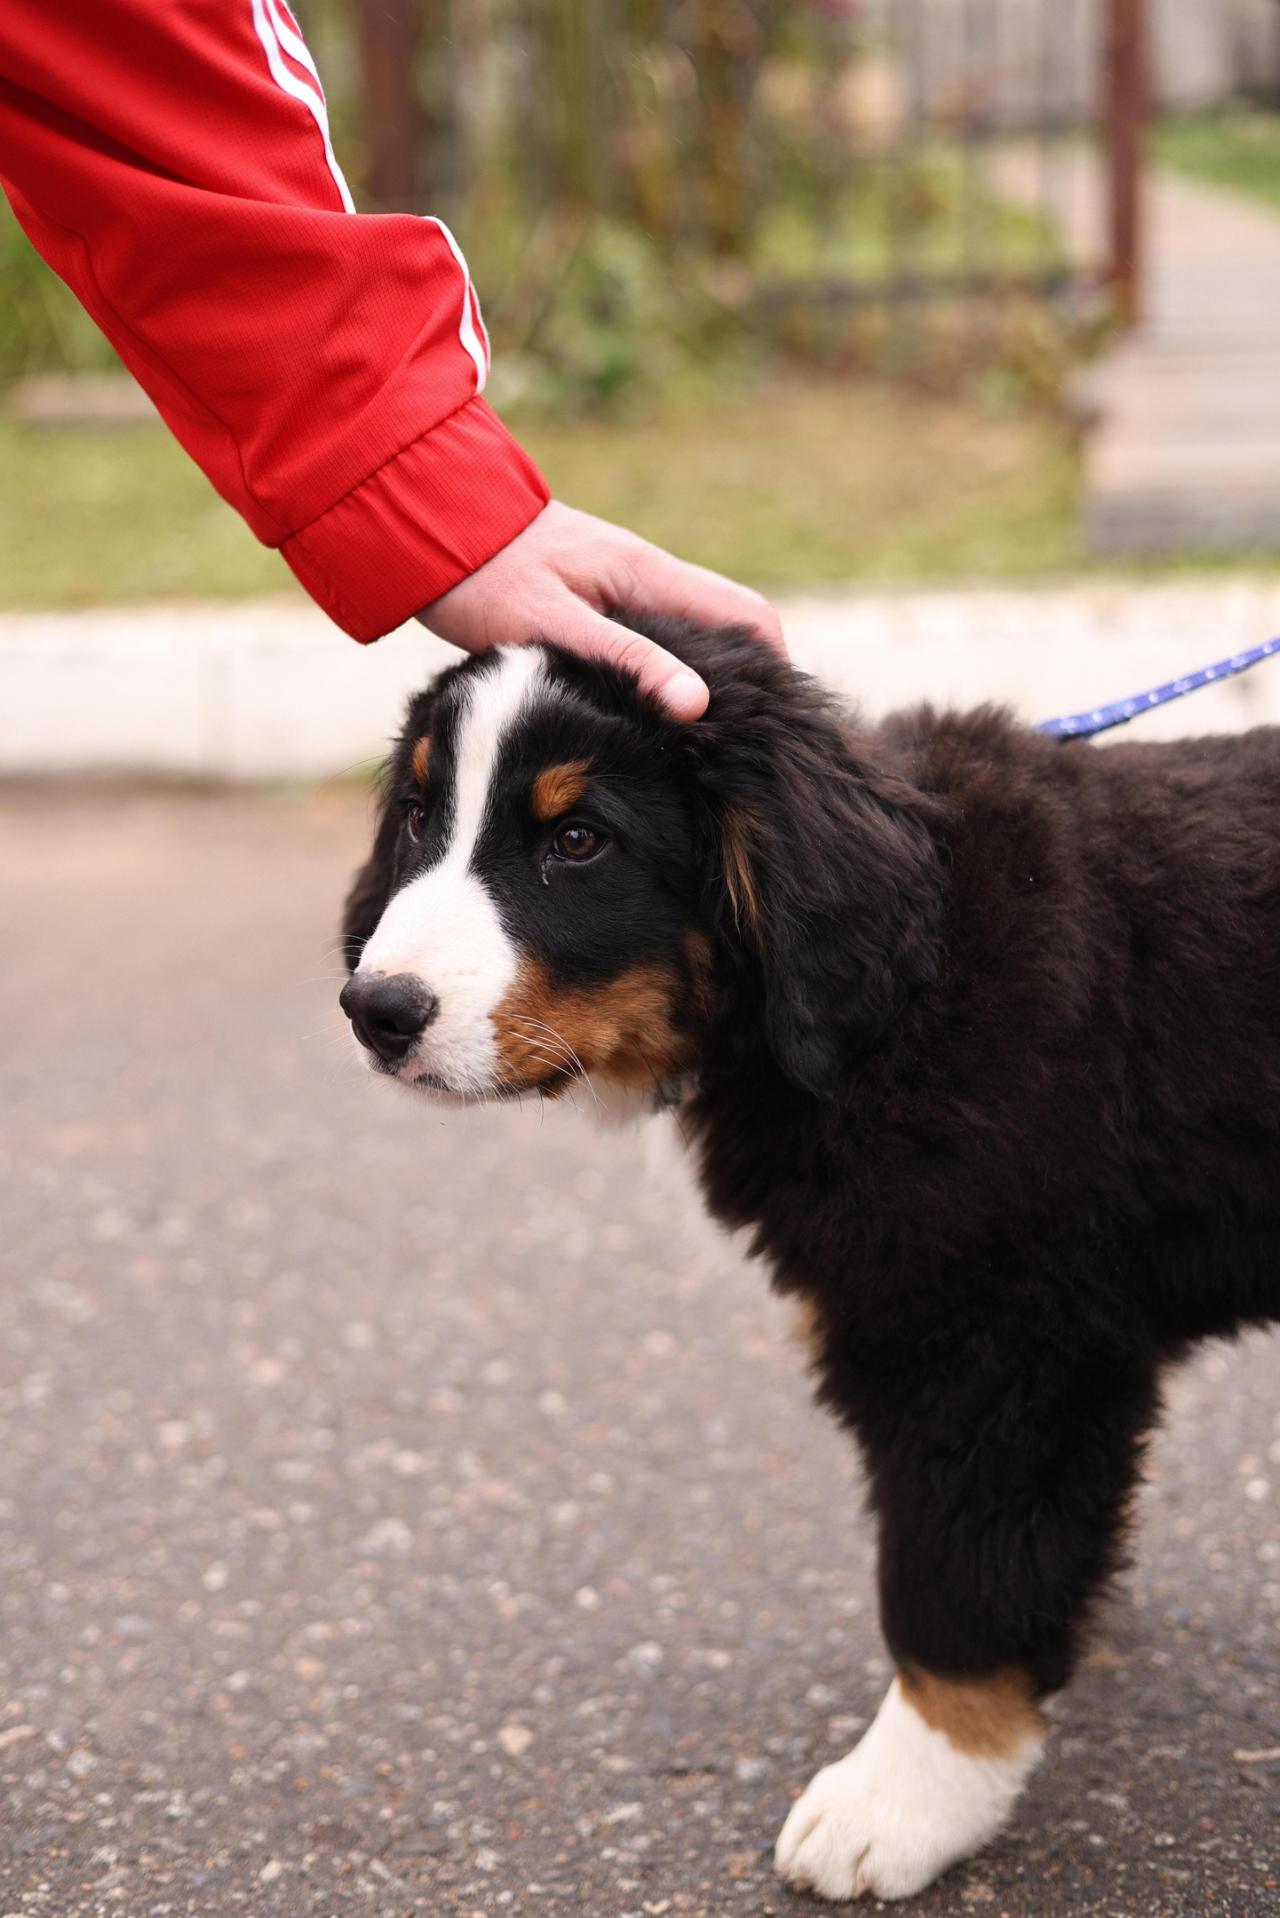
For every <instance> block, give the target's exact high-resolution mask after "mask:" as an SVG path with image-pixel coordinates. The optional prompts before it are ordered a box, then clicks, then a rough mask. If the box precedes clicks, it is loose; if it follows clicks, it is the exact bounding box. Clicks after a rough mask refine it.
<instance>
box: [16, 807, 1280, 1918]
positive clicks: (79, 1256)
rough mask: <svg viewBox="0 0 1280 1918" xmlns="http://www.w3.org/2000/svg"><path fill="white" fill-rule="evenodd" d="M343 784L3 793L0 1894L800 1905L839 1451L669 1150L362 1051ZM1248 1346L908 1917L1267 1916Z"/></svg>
mask: <svg viewBox="0 0 1280 1918" xmlns="http://www.w3.org/2000/svg"><path fill="white" fill-rule="evenodd" d="M363 813H364V807H363V803H362V802H361V801H358V800H357V799H355V798H353V797H352V796H351V795H350V794H348V793H344V792H341V791H330V792H328V793H327V794H321V795H320V796H309V797H305V798H299V797H294V796H290V795H262V796H253V795H249V796H244V795H242V796H237V797H227V796H219V795H217V794H205V795H201V794H198V793H195V794H192V793H188V794H185V795H184V794H178V795H174V794H169V795H156V794H154V793H153V794H146V793H143V794H133V795H128V794H126V795H123V796H122V795H120V794H119V793H116V794H113V793H111V792H110V791H95V790H93V789H92V788H84V787H80V788H77V789H76V790H74V791H61V792H54V793H49V792H44V793H40V792H37V791H34V790H28V791H21V790H19V791H10V792H9V793H7V794H5V795H3V797H2V799H0V923H3V926H4V940H3V947H2V949H0V1007H2V1012H3V1032H4V1040H3V1055H2V1058H0V1203H2V1206H3V1213H2V1217H3V1235H2V1239H0V1262H2V1267H3V1284H2V1285H0V1821H2V1824H0V1918H8V1914H21V1915H22V1918H28V1915H30V1918H88V1915H89V1914H95V1918H96V1915H97V1914H109V1915H110V1918H121V1915H122V1918H185V1915H186V1914H200V1915H201V1918H205V1915H206V1914H207V1915H208V1918H213V1915H214V1914H217V1915H218V1918H222V1914H234V1913H237V1912H247V1913H252V1914H254V1915H255V1918H277V1915H284V1914H288V1915H289V1918H294V1915H297V1918H302V1915H303V1914H305V1918H330V1915H333V1918H339V1915H341V1914H346V1913H348V1912H358V1913H369V1914H379V1918H401V1914H409V1913H430V1914H432V1918H464V1915H465V1914H471V1913H484V1914H489V1913H502V1912H510V1913H513V1914H521V1915H523V1914H542V1913H546V1914H548V1918H551V1915H552V1914H574V1918H624V1914H637V1915H638V1914H649V1915H651V1918H659V1915H660V1914H668V1913H669V1914H672V1918H675V1914H693V1915H694V1918H747V1915H748V1914H750V1915H751V1918H764V1915H765V1914H770V1913H778V1914H800V1913H803V1912H806V1911H809V1912H812V1911H814V1910H815V1909H816V1908H815V1907H814V1906H813V1905H811V1904H810V1903H809V1902H808V1901H806V1900H804V1899H800V1898H795V1897H792V1896H791V1895H789V1894H787V1893H785V1892H784V1891H782V1890H781V1889H780V1888H779V1887H778V1886H777V1884H776V1883H775V1881H774V1879H773V1876H772V1873H771V1870H770V1864H769V1849H770V1847H771V1845H772V1841H773V1838H774V1835H775V1833H776V1830H777V1827H778V1824H779V1822H780V1820H781V1818H782V1816H783V1813H784V1811H785V1809H786V1807H787V1805H788V1803H789V1802H790V1799H791V1797H792V1796H793V1794H794V1793H795V1792H796V1791H798V1790H799V1789H800V1787H801V1786H802V1785H803V1784H804V1783H805V1781H806V1779H807V1778H808V1776H809V1774H810V1772H811V1771H812V1770H813V1769H814V1767H815V1766H816V1765H818V1764H820V1763H822V1762H825V1761H827V1760H829V1759H830V1758H831V1757H833V1756H835V1755H836V1754H838V1753H839V1752H840V1751H841V1750H843V1749H844V1748H845V1747H846V1746H847V1745H848V1744H849V1743H850V1742H851V1740H852V1738H853V1736H854V1735H855V1733H856V1730H857V1728H858V1726H859V1725H860V1724H861V1723H862V1722H863V1721H864V1720H865V1719H866V1717H867V1716H868V1715H869V1713H870V1712H871V1711H872V1710H873V1709H874V1707H875V1704H876V1702H877V1701H878V1698H879V1695H880V1692H881V1691H882V1689H883V1686H884V1682H885V1676H886V1674H885V1664H884V1659H883V1654H882V1651H881V1647H880V1644H879V1641H878V1638H877V1633H876V1624H875V1616H874V1607H873V1603H872V1595H871V1594H872V1588H871V1570H872V1568H871V1554H870V1537H869V1531H868V1527H867V1524H866V1521H865V1519H864V1518H863V1516H862V1514H861V1510H860V1498H859V1492H858V1483H857V1473H856V1468H855V1465H854V1462H853V1460H852V1458H851V1457H850V1455H849V1453H848V1449H847V1446H846V1445H845V1443H844V1442H843V1441H842V1440H841V1439H840V1437H839V1436H838V1435H837V1434H836V1433H835V1432H834V1431H833V1430H832V1429H831V1428H830V1427H829V1426H828V1424H827V1423H826V1422H825V1421H824V1419H823V1418H822V1417H821V1416H820V1415H819V1413H818V1412H816V1411H815V1410H814V1409H813V1408H812V1407H811V1405H810V1403H809V1398H808V1392H807V1388H806V1384H805V1381H804V1377H803V1373H802V1367H801V1362H800V1358H799V1355H798V1353H797V1350H796V1348H795V1347H794V1346H793V1345H792V1344H790V1343H789V1341H788V1338H787V1336H786V1313H785V1311H784V1309H783V1308H782V1307H781V1305H779V1304H778V1303H777V1302H776V1301H774V1300H773V1299H772V1298H771V1297H770V1296H769V1294H768V1291H767V1288H766V1284H765V1281H764V1277H763V1274H762V1273H760V1272H759V1271H758V1270H755V1269H752V1268H751V1267H749V1266H748V1265H747V1264H745V1263H744V1261H743V1260H742V1258H741V1255H740V1251H739V1249H738V1248H736V1247H735V1246H734V1245H733V1244H732V1243H731V1242H729V1241H728V1240H727V1239H725V1238H724V1237H723V1236H722V1235H720V1234H719V1233H718V1232H717V1231H716V1230H715V1229H714V1228H712V1227H711V1226H710V1225H709V1224H707V1223H706V1221H704V1219H703V1218H702V1216H701V1214H700V1211H699V1208H698V1204H697V1201H696V1197H695V1196H694V1194H693V1192H692V1190H691V1188H690V1185H689V1183H688V1180H687V1177H686V1175H685V1173H684V1171H683V1169H682V1167H681V1165H680V1162H679V1160H678V1157H676V1156H674V1155H673V1154H671V1153H666V1154H665V1155H664V1154H663V1153H661V1152H657V1153H655V1152H651V1151H646V1148H645V1147H644V1146H643V1145H642V1144H641V1143H640V1141H639V1140H638V1139H637V1138H636V1137H634V1136H632V1137H627V1136H617V1135H604V1134H601V1133H599V1132H597V1131H596V1130H595V1129H593V1127H592V1126H591V1124H590V1122H589V1118H588V1117H586V1116H585V1115H584V1116H583V1117H582V1118H581V1119H575V1118H574V1116H573V1115H572V1114H569V1113H550V1114H548V1115H546V1116H545V1118H544V1117H541V1116H540V1115H539V1113H538V1112H537V1111H534V1110H526V1111H519V1112H516V1111H512V1112H501V1113H495V1112H489V1113H477V1114H467V1115H463V1116H462V1117H461V1118H453V1117H449V1118H445V1117H441V1116H440V1115H438V1114H434V1113H432V1112H430V1111H428V1110H427V1109H426V1108H424V1107H421V1106H418V1105H415V1104H413V1103H411V1102H410V1101H409V1100H407V1099H402V1098H400V1097H399V1096H397V1095H396V1094H395V1093H394V1092H393V1091H391V1090H390V1089H388V1088H386V1087H383V1086H380V1085H376V1084H374V1083H373V1082H371V1081H367V1080H365V1079H364V1078H363V1077H361V1076H360V1075H359V1074H358V1073H357V1072H356V1070H355V1068H354V1066H353V1065H352V1063H351V1061H350V1059H349V1056H348V1053H347V1050H346V1042H345V1038H344V1035H343V1030H342V1021H341V1020H340V1017H339V1015H338V1013H337V1010H336V1007H335V1004H334V997H335V993H336V990H337V979H336V976H333V971H334V969H333V962H332V960H331V959H326V957H325V948H326V945H327V943H328V941H329V938H330V935H331V931H332V928H333V925H334V921H335V915H336V910H337V902H338V898H339V895H340V893H341V890H342V887H343V885H344V883H345V879H346V876H347V874H348V871H349V869H350V867H351V865H352V862H353V860H354V857H355V854H356V851H357V848H358V847H359V846H360V845H361V843H362V841H363V838H364V833H365V824H364V817H363ZM327 974H328V975H330V976H326V975H327ZM588 1103H589V1102H588ZM646 1158H652V1159H653V1160H654V1161H655V1162H654V1163H653V1164H652V1165H650V1166H649V1167H648V1169H646V1164H645V1161H646ZM1278 1367H1280V1351H1277V1348H1276V1347H1275V1345H1269V1344H1268V1343H1267V1342H1266V1341H1265V1340H1263V1339H1261V1338H1258V1339H1251V1340H1249V1341H1247V1342H1246V1343H1244V1344H1243V1345H1241V1346H1239V1347H1236V1348H1234V1349H1231V1350H1225V1349H1216V1350H1213V1351H1211V1352H1208V1353H1206V1354H1204V1355H1202V1357H1201V1358H1200V1360H1199V1361H1198V1363H1197V1364H1196V1365H1195V1366H1194V1367H1193V1368H1191V1369H1190V1370H1188V1371H1187V1372H1185V1373H1184V1374H1183V1375H1182V1376H1180V1377H1179V1378H1178V1379H1177V1380H1176V1381H1175V1382H1174V1383H1173V1384H1172V1386H1171V1389H1170V1393H1169V1400H1170V1416H1169V1420H1168V1424H1167V1428H1166V1430H1165V1432H1164V1435H1163V1436H1162V1438H1161V1439H1160V1441H1159V1443H1158V1445H1157V1446H1156V1448H1155V1453H1154V1457H1153V1460H1152V1468H1151V1476H1150V1486H1149V1489H1148V1491H1147V1493H1146V1495H1145V1498H1144V1501H1143V1524H1142V1530H1141V1535H1140V1543H1139V1545H1138V1549H1137V1554H1136V1563H1135V1566H1134V1569H1133V1571H1132V1573H1131V1575H1130V1576H1129V1577H1128V1579H1127V1580H1126V1582H1125V1584H1124V1586H1123V1589H1122V1591H1121V1592H1120V1593H1119V1595H1118V1596H1117V1598H1116V1599H1115V1601H1114V1602H1113V1603H1112V1604H1111V1606H1110V1607H1109V1608H1108V1610H1107V1612H1106V1615H1105V1617H1104V1618H1103V1619H1102V1621H1101V1623H1100V1629H1099V1633H1098V1639H1097V1645H1096V1649H1095V1651H1094V1653H1093V1655H1092V1657H1091V1659H1090V1661H1089V1663H1088V1666H1087V1668H1086V1669H1085V1670H1084V1672H1083V1673H1082V1675H1081V1677H1080V1679H1079V1681H1078V1683H1077V1684H1076V1685H1075V1687H1074V1688H1073V1689H1072V1691H1071V1692H1070V1694H1069V1695H1068V1697H1067V1698H1066V1699H1065V1700H1064V1701H1063V1702H1062V1704H1061V1707H1060V1709H1059V1712H1058V1732H1057V1735H1056V1737H1055V1739H1054V1742H1053V1748H1052V1755H1051V1757H1050V1758H1049V1760H1048V1762H1047V1763H1046V1765H1045V1766H1044V1768H1043V1770H1042V1771H1041V1773H1040V1774H1039V1776H1038V1778H1037V1779H1036V1781H1035V1784H1034V1786H1033V1789H1032V1790H1031V1792H1030V1794H1029V1796H1028V1798H1027V1800H1026V1802H1025V1804H1024V1806H1023V1808H1022V1810H1021V1813H1020V1815H1019V1817H1018V1819H1017V1822H1016V1825H1015V1826H1014V1828H1013V1829H1012V1830H1011V1831H1010V1832H1009V1833H1008V1835H1007V1836H1006V1837H1005V1838H1004V1839H1003V1840H1002V1841H1001V1842H1000V1843H999V1845H998V1846H997V1847H996V1848H995V1849H994V1850H992V1851H991V1852H990V1853H989V1854H987V1855H986V1856H984V1857H982V1858H981V1859H979V1860H977V1861H976V1862H974V1863H973V1864H971V1865H969V1866H968V1867H965V1868H963V1869H961V1870H959V1871H957V1872H955V1873H954V1874H952V1875H951V1876H950V1877H949V1878H947V1879H946V1880H944V1882H943V1883H942V1884H941V1885H940V1886H938V1887H935V1888H934V1889H933V1890H932V1891H931V1892H930V1893H928V1894H926V1895H925V1896H924V1897H922V1898H921V1899H919V1900H918V1901H916V1902H915V1903H914V1904H912V1905H910V1906H905V1907H899V1909H901V1910H903V1911H907V1912H929V1913H947V1914H952V1913H969V1912H983V1913H986V1912H990V1913H991V1914H992V1918H998V1915H999V1914H1008V1918H1024V1914H1027V1915H1029V1914H1055V1915H1059V1918H1076V1915H1077V1914H1079V1915H1080V1918H1083V1915H1084V1914H1099V1915H1100V1918H1101V1915H1102V1914H1108V1915H1110V1914H1121V1913H1126V1914H1127V1913H1141V1914H1143V1918H1175V1915H1176V1918H1183V1915H1184V1914H1185V1915H1187V1918H1190V1914H1195V1915H1196V1918H1202V1915H1203V1914H1205V1913H1214V1914H1229V1915H1238V1918H1257V1915H1258V1914H1264V1913H1267V1912H1269V1911H1270V1912H1280V1855H1278V1854H1280V1844H1278V1842H1277V1826H1278V1823H1280V1821H1278V1819H1277V1809H1278V1805H1280V1763H1277V1762H1276V1760H1275V1756H1274V1754H1275V1751H1276V1748H1277V1747H1278V1746H1280V1667H1278V1663H1277V1633H1276V1615H1277V1610H1278V1608H1280V1526H1278V1524H1277V1513H1278V1511H1280V1415H1278V1414H1277V1409H1276V1408H1277V1405H1278V1404H1280V1394H1277V1391H1276V1379H1277V1370H1278ZM1268 1753H1270V1754H1271V1756H1270V1758H1268V1756H1267V1754H1268Z"/></svg>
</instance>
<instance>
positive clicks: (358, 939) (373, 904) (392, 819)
mask: <svg viewBox="0 0 1280 1918" xmlns="http://www.w3.org/2000/svg"><path fill="white" fill-rule="evenodd" d="M399 832H400V815H399V812H398V810H397V808H396V806H395V805H394V804H393V801H392V794H391V788H390V782H389V781H388V782H385V783H384V788H383V792H382V797H381V800H380V806H379V814H378V827H377V831H376V832H375V833H374V836H373V850H372V852H371V853H370V854H369V857H368V858H367V859H366V860H365V862H364V864H363V866H361V868H360V870H359V872H358V873H357V874H356V876H355V878H354V879H353V880H352V882H351V890H350V891H349V892H348V894H347V897H346V899H345V901H344V903H343V907H342V956H343V959H344V960H345V961H346V967H347V971H348V972H354V971H355V969H356V967H357V966H358V965H359V963H360V954H361V953H362V952H363V951H364V949H365V946H366V945H367V944H368V942H369V940H370V939H371V938H372V936H373V933H374V929H375V927H376V926H377V923H378V921H379V919H381V917H382V914H383V911H384V909H385V907H386V903H387V901H388V899H389V898H390V897H391V883H392V880H393V878H394V876H395V851H396V840H397V838H398V836H399Z"/></svg>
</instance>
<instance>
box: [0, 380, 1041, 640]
mask: <svg viewBox="0 0 1280 1918" xmlns="http://www.w3.org/2000/svg"><path fill="white" fill-rule="evenodd" d="M512 424H513V426H514V427H515V428H516V430H517V432H518V433H519V434H520V437H521V438H522V439H523V441H524V443H525V444H526V445H527V446H528V447H529V449H530V451H531V452H532V453H533V455H534V457H535V458H536V459H537V460H538V461H539V462H540V464H541V465H542V467H543V470H544V472H545V473H546V474H547V477H548V479H549V480H550V482H551V484H552V486H553V487H554V489H555V491H556V492H557V493H558V494H559V496H560V497H561V498H564V499H567V500H570V501H573V502H575V503H579V504H581V505H583V506H586V507H588V508H590V510H591V511H593V512H597V513H601V514H603V515H604V516H606V517H607V518H611V519H614V520H617V521H618V522H620V523H621V524H622V525H625V526H630V527H633V528H634V529H635V530H636V531H637V532H640V533H644V534H646V535H647V536H648V537H649V538H651V539H654V540H657V541H659V542H660V543H661V544H662V545H664V546H668V547H670V548H671V549H672V550H673V551H675V552H678V553H682V554H684V555H685V556H687V557H688V558H691V559H696V560H700V561H702V562H703V563H704V564H706V565H709V566H715V567H718V568H719V569H720V570H721V571H723V572H726V573H729V574H732V575H734V576H736V577H738V578H741V579H744V580H749V581H752V582H754V583H755V584H758V585H759V586H761V587H762V588H765V589H766V590H769V591H779V590H782V589H787V588H790V589H793V590H794V589H800V588H804V587H806V586H811V585H815V584H819V583H823V582H829V583H834V582H843V581H848V580H855V579H864V580H879V581H884V580H907V579H920V578H931V577H932V578H941V577H950V576H954V575H957V574H961V575H975V576H984V577H990V578H1001V577H1004V578H1010V577H1025V576H1029V575H1031V574H1034V573H1037V572H1043V571H1056V570H1061V569H1063V568H1066V567H1068V566H1070V565H1072V564H1074V563H1075V561H1076V560H1077V559H1078V557H1079V556H1078V553H1077V551H1076V536H1075V511H1074V496H1075V484H1076V473H1075V456H1074V453H1073V450H1072V447H1071V444H1070V442H1069V439H1068V437H1067V435H1066V434H1065V432H1064V431H1063V429H1062V427H1061V426H1060V425H1058V424H1057V423H1055V421H1054V420H1053V419H1052V418H1051V417H1049V416H1047V415H1045V414H1043V413H1026V412H1023V411H1013V410H1010V409H1009V408H1007V407H1005V406H1004V405H1002V404H1001V403H1000V398H999V394H998V392H997V393H994V394H992V395H990V396H989V397H988V399H987V401H986V402H984V403H980V404H976V405H975V404H972V403H959V402H957V401H954V400H950V399H942V398H932V397H929V396H927V395H911V394H904V393H902V392H899V391H897V390H895V389H893V388H887V387H884V386H881V385H877V384H874V383H871V382H861V383H857V382H848V381H831V380H822V379H813V378H809V379H803V380H800V379H784V380H778V379H773V380H768V381H765V382H763V383H761V384H759V385H758V386H757V387H755V388H754V389H746V390H736V391H734V392H733V393H727V392H726V393H724V394H720V395H716V394H710V393H704V394H702V395H701V396H699V397H697V398H696V399H692V398H688V397H686V398H684V399H683V400H681V402H680V403H679V404H673V405H671V406H670V407H667V408H664V409H657V410H654V411H651V412H647V413H644V414H639V415H636V416H633V417H630V418H624V419H621V420H616V419H615V420H611V421H605V420H600V419H592V418H571V417H567V416H566V417H565V418H563V419H559V420H556V419H553V418H549V417H548V416H547V414H546V413H545V411H543V410H541V409H539V410H538V411H536V412H532V413H530V412H523V411H519V410H517V412H516V413H515V414H514V415H513V416H512ZM289 590H292V580H291V577H290V575H289V573H288V572H287V570H286V568H285V566H284V564H283V562H282V561H281V560H280V559H279V558H278V557H277V556H276V555H275V554H274V553H271V552H268V551H267V550H266V549H265V548H263V547H261V546H259V545H258V544H257V542H256V541H255V540H254V539H253V537H252V535H251V534H250V533H249V532H248V530H247V529H246V528H245V527H244V526H243V525H242V524H241V522H240V520H239V519H238V518H237V517H236V515H235V514H234V513H232V512H231V510H230V509H229V508H228V507H226V506H224V505H223V504H222V502H221V501H220V500H219V499H217V497H216V496H215V495H214V494H213V493H212V492H211V490H210V488H209V485H208V482H207V481H206V480H205V479H204V478H203V476H202V475H201V474H200V473H199V472H198V471H197V470H196V468H195V467H194V466H193V465H192V464H191V463H190V461H189V460H188V459H187V457H186V455H185V454H184V453H183V452H182V451H181V449H180V448H179V447H178V446H177V444H176V442H174V441H173V440H171V439H170V438H169V437H168V435H167V434H166V433H165V432H164V431H163V430H162V429H160V428H158V427H148V426H139V427H136V428H131V429H127V430H121V429H114V430H111V431H108V430H105V429H103V430H92V431H91V430H83V429H80V430H69V429H67V430H57V431H51V430H31V429H23V428H19V427H15V426H12V425H8V426H3V427H0V606H5V607H30V608H36V607H56V606H76V605H88V604H102V603H110V602H116V603H119V602H127V601H130V600H143V599H150V598H156V597H167V598H184V597H199V598H206V597H213V598H221V597H237V596H240V595H244V594H251V593H263V592H274V591H289Z"/></svg>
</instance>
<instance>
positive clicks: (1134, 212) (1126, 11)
mask: <svg viewBox="0 0 1280 1918" xmlns="http://www.w3.org/2000/svg"><path fill="white" fill-rule="evenodd" d="M1110 16H1111V17H1110V24H1109V32H1108V45H1107V80H1106V94H1107V116H1106V117H1107V172H1108V180H1109V196H1110V228H1111V235H1110V238H1111V258H1110V262H1109V278H1110V282H1111V289H1112V294H1113V297H1114V300H1115V306H1116V313H1117V316H1118V318H1119V320H1120V322H1121V324H1122V325H1123V326H1133V325H1134V324H1135V322H1136V321H1137V320H1138V319H1139V318H1140V317H1141V311H1142V268H1143V223H1142V211H1143V207H1142V200H1143V195H1142V165H1143V157H1144V156H1143V148H1144V132H1145V126H1146V118H1147V6H1146V0H1110Z"/></svg>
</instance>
